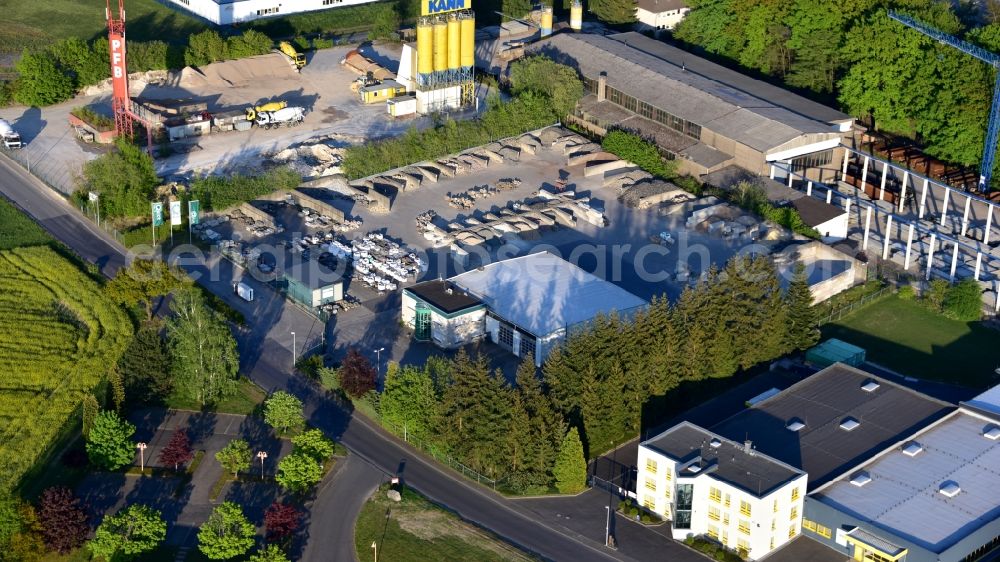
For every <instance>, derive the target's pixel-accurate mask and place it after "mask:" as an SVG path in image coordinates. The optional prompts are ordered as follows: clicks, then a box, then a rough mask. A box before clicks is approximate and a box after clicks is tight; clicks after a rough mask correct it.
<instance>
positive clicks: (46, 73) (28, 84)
mask: <svg viewBox="0 0 1000 562" xmlns="http://www.w3.org/2000/svg"><path fill="white" fill-rule="evenodd" d="M15 68H16V69H17V72H18V75H19V77H18V79H17V89H16V90H15V91H14V99H15V100H16V101H17V102H18V103H22V104H24V105H30V106H34V107H41V106H46V105H52V104H54V103H59V102H61V101H64V100H68V99H69V98H71V97H73V94H74V93H75V91H74V85H73V79H72V78H71V77H70V76H69V75H67V74H66V73H65V72H64V71H63V69H61V68H59V67H58V66H57V65H56V62H55V60H53V59H52V57H51V56H50V55H49V54H48V53H31V52H28V51H27V50H25V51H24V54H23V55H21V60H19V61H17V65H16V66H15Z"/></svg>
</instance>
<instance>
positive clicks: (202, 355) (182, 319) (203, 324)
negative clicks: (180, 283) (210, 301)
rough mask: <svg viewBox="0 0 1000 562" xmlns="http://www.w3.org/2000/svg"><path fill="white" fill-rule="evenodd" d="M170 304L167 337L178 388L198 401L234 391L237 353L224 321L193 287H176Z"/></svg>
mask: <svg viewBox="0 0 1000 562" xmlns="http://www.w3.org/2000/svg"><path fill="white" fill-rule="evenodd" d="M170 308H171V310H172V311H173V312H174V314H175V316H174V318H171V319H170V321H168V322H167V339H168V343H169V344H170V361H171V372H172V373H173V374H174V380H175V384H176V385H177V388H178V390H179V391H181V392H183V393H184V394H185V395H187V396H189V397H191V398H193V399H195V400H197V401H198V402H199V403H200V404H202V405H205V404H212V403H214V402H216V401H217V400H219V399H221V398H224V397H226V396H229V395H230V394H232V393H233V392H235V390H236V378H237V370H238V369H239V355H238V354H237V352H236V340H235V339H234V338H233V334H232V332H230V331H229V327H228V326H227V325H226V323H225V321H223V320H222V318H220V317H219V315H218V314H216V313H214V312H212V311H211V310H209V309H208V307H207V306H205V303H204V301H203V300H202V297H201V295H199V294H198V293H197V292H195V291H194V290H193V289H186V290H182V291H177V292H176V294H175V295H174V300H173V302H171V303H170Z"/></svg>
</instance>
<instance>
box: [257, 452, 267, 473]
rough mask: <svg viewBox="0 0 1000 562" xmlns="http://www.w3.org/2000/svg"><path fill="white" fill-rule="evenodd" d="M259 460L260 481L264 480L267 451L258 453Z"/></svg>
mask: <svg viewBox="0 0 1000 562" xmlns="http://www.w3.org/2000/svg"><path fill="white" fill-rule="evenodd" d="M257 458H258V459H260V479H261V480H264V459H266V458H267V451H258V452H257Z"/></svg>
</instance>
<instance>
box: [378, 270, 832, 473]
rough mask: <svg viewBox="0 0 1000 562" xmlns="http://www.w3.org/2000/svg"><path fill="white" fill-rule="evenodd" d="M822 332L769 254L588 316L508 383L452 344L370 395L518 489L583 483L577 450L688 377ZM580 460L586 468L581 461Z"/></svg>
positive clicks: (624, 431) (600, 443)
mask: <svg viewBox="0 0 1000 562" xmlns="http://www.w3.org/2000/svg"><path fill="white" fill-rule="evenodd" d="M818 339H819V330H818V328H817V318H816V313H815V311H814V309H813V308H812V294H811V292H810V290H809V285H808V281H807V279H806V276H805V272H804V270H803V269H802V268H801V267H800V268H798V270H797V271H796V273H795V276H794V278H793V279H792V280H791V281H790V283H789V286H788V289H787V290H786V291H783V290H782V288H781V284H780V282H779V279H778V276H777V272H776V269H775V267H774V264H773V262H772V261H771V260H770V259H769V258H767V257H747V256H737V257H734V258H733V259H731V260H730V261H729V262H728V263H727V264H726V265H725V267H723V268H722V269H716V268H712V269H710V270H709V271H708V272H707V274H706V275H705V276H704V278H703V279H702V280H701V281H699V282H698V283H697V284H696V285H695V286H693V287H689V288H687V289H685V290H684V292H683V293H682V294H681V295H680V297H679V298H678V299H677V300H676V301H675V302H672V303H671V302H669V301H668V299H667V298H665V297H661V298H657V299H654V300H653V301H652V303H650V306H649V307H648V308H647V309H646V310H644V311H641V312H639V313H638V314H636V315H635V316H634V317H632V318H629V319H625V318H619V317H616V316H602V317H598V318H596V319H595V320H594V321H593V322H592V323H591V324H590V325H589V326H588V327H587V328H586V329H584V330H582V331H579V332H577V333H573V334H571V335H570V336H569V337H568V338H567V339H566V341H565V343H564V344H563V345H562V346H561V347H560V348H558V349H557V350H556V351H554V352H553V353H552V354H550V355H549V357H548V358H547V359H546V361H545V362H544V364H543V366H542V369H541V373H540V375H541V376H540V377H539V376H538V375H537V373H536V369H535V367H534V360H533V359H532V358H530V357H528V358H526V359H525V360H524V362H523V363H522V365H521V366H520V368H519V369H518V371H517V375H516V378H515V380H514V382H513V383H512V384H510V383H508V382H507V381H506V379H505V378H504V376H503V374H502V373H501V372H499V371H493V372H491V371H490V369H489V368H488V366H487V363H486V360H485V359H484V358H483V357H469V356H467V355H466V354H465V353H464V352H463V351H460V352H459V353H458V354H457V356H456V357H454V358H453V359H444V358H440V357H439V358H431V359H430V360H428V361H427V362H426V364H424V365H423V366H422V367H417V366H398V365H391V366H390V368H389V370H388V372H387V374H386V378H385V382H384V386H383V389H382V391H381V392H380V393H378V394H377V395H372V396H371V397H370V398H369V400H370V401H372V402H374V403H375V407H376V410H377V412H378V415H379V416H380V417H381V419H382V420H383V422H386V424H387V425H388V426H389V427H390V429H392V430H393V431H394V432H396V433H399V434H401V435H402V434H403V433H404V432H405V434H406V436H407V438H409V439H411V440H412V439H416V440H419V441H422V442H424V444H426V445H428V446H430V447H431V448H434V449H435V450H438V451H441V452H446V453H447V454H450V455H452V456H453V457H454V458H456V459H457V460H458V461H459V462H461V463H463V464H465V465H466V466H468V467H470V468H472V469H473V470H476V471H478V472H480V473H482V474H484V475H486V476H488V477H490V478H493V479H495V480H498V481H500V483H501V485H502V486H503V487H504V488H506V489H509V490H511V491H514V492H518V493H538V492H546V491H549V490H551V489H556V490H559V491H573V490H579V489H580V487H582V486H583V485H584V483H585V478H586V465H585V460H584V459H585V458H595V457H597V456H599V455H601V454H602V453H604V452H605V451H607V450H609V449H611V448H613V447H615V446H617V445H620V444H622V443H624V442H625V441H628V440H629V439H631V438H633V437H635V436H636V435H637V434H638V433H639V429H640V427H639V426H640V422H641V419H642V407H643V405H644V404H645V403H646V402H648V401H649V399H650V398H652V397H655V396H660V395H664V394H665V393H667V392H669V391H670V390H671V389H674V388H676V387H677V386H678V385H679V384H680V383H682V382H685V381H698V380H704V379H708V378H719V377H729V376H732V375H733V374H735V373H736V372H737V371H739V370H742V369H748V368H750V367H753V366H754V365H758V364H760V363H764V362H767V361H770V360H773V359H775V358H777V357H780V356H782V355H784V354H786V353H789V352H791V351H794V350H804V349H807V348H809V347H811V346H812V345H814V344H815V343H816V342H817V341H818ZM581 467H582V468H581Z"/></svg>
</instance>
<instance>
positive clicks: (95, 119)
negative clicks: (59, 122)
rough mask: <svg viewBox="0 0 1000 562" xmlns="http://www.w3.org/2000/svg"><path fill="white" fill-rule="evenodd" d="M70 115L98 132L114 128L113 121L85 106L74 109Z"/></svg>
mask: <svg viewBox="0 0 1000 562" xmlns="http://www.w3.org/2000/svg"><path fill="white" fill-rule="evenodd" d="M70 113H72V114H73V115H75V116H76V117H78V118H80V119H81V120H83V121H84V122H85V123H87V124H88V125H91V126H92V127H94V128H95V129H97V130H98V131H110V130H111V129H114V128H115V121H114V119H112V118H110V117H107V116H104V115H101V114H100V113H97V112H96V111H94V110H93V109H91V108H90V107H87V106H85V105H84V106H80V107H74V108H73V109H72V110H70Z"/></svg>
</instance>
